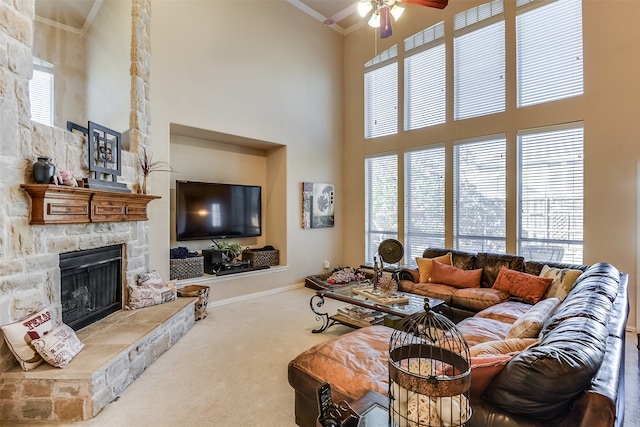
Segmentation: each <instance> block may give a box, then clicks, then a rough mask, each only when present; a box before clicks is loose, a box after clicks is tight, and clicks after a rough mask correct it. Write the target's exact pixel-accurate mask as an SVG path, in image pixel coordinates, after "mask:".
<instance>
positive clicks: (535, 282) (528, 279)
mask: <svg viewBox="0 0 640 427" xmlns="http://www.w3.org/2000/svg"><path fill="white" fill-rule="evenodd" d="M552 281H553V279H549V278H545V277H539V276H533V275H531V274H527V273H522V272H520V271H515V270H510V269H508V268H507V267H505V266H502V267H500V273H498V277H497V278H496V281H495V283H494V284H493V288H494V289H498V290H500V291H503V292H507V293H508V294H510V295H513V296H515V297H518V298H521V299H522V300H524V301H525V302H530V303H532V304H535V303H537V302H538V301H540V300H541V299H542V296H543V295H544V293H545V292H546V291H547V288H549V285H551V282H552Z"/></svg>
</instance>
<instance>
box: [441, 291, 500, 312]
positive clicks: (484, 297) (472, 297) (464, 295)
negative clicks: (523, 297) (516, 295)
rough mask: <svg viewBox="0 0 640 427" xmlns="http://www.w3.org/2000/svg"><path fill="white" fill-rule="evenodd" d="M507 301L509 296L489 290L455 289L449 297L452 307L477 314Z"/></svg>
mask: <svg viewBox="0 0 640 427" xmlns="http://www.w3.org/2000/svg"><path fill="white" fill-rule="evenodd" d="M508 299H509V294H507V293H505V292H502V291H499V290H497V289H491V288H466V289H457V290H455V291H454V293H453V295H452V297H451V303H450V305H452V306H453V307H458V308H463V309H465V310H470V311H474V312H478V311H480V310H484V309H485V308H487V307H492V306H494V305H496V304H500V303H502V302H505V301H506V300H508Z"/></svg>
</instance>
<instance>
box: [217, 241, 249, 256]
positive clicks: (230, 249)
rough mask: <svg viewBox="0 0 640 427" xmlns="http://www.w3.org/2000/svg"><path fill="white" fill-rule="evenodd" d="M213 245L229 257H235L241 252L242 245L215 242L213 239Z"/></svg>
mask: <svg viewBox="0 0 640 427" xmlns="http://www.w3.org/2000/svg"><path fill="white" fill-rule="evenodd" d="M213 245H215V247H216V248H217V249H218V250H219V251H220V252H222V253H224V254H225V255H226V256H227V257H228V258H230V259H235V258H237V257H238V256H239V255H240V254H241V253H242V245H241V244H239V243H230V242H226V241H222V242H217V241H215V240H214V241H213ZM213 245H212V246H213Z"/></svg>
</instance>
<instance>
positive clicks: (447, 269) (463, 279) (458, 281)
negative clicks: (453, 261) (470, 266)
mask: <svg viewBox="0 0 640 427" xmlns="http://www.w3.org/2000/svg"><path fill="white" fill-rule="evenodd" d="M481 279H482V269H481V268H478V269H476V270H464V269H462V268H458V267H454V266H452V265H445V264H442V263H440V262H438V261H436V260H434V261H433V271H432V272H431V281H432V282H433V283H440V284H442V285H449V286H454V287H456V288H460V289H462V288H479V287H480V280H481Z"/></svg>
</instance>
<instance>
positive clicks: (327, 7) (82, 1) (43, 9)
mask: <svg viewBox="0 0 640 427" xmlns="http://www.w3.org/2000/svg"><path fill="white" fill-rule="evenodd" d="M107 1H108V0H107ZM287 1H288V2H289V3H290V4H291V5H293V6H295V7H297V8H299V9H300V10H302V11H304V12H305V13H308V14H309V15H311V16H313V17H314V18H316V19H318V20H319V21H324V20H325V19H327V18H329V17H331V16H333V15H335V14H336V13H338V12H340V11H341V10H344V9H346V8H347V7H349V6H351V5H352V4H353V3H354V2H356V1H358V0H287ZM102 2H103V0H35V3H36V16H38V17H39V18H40V19H43V20H45V21H52V22H56V23H58V24H61V25H63V26H66V27H68V28H69V29H75V30H78V31H82V30H84V29H85V26H87V25H89V24H90V23H91V21H92V20H93V16H94V15H95V13H96V12H97V11H98V9H99V8H100V5H101V4H102ZM362 22H363V20H362V18H360V16H359V15H358V14H357V13H355V14H352V15H351V16H348V17H347V18H345V19H343V20H342V21H340V22H338V23H337V24H335V25H334V27H333V28H334V29H336V30H337V31H340V32H342V33H345V32H349V31H350V30H351V29H354V28H357V27H359V26H360V25H362Z"/></svg>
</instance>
